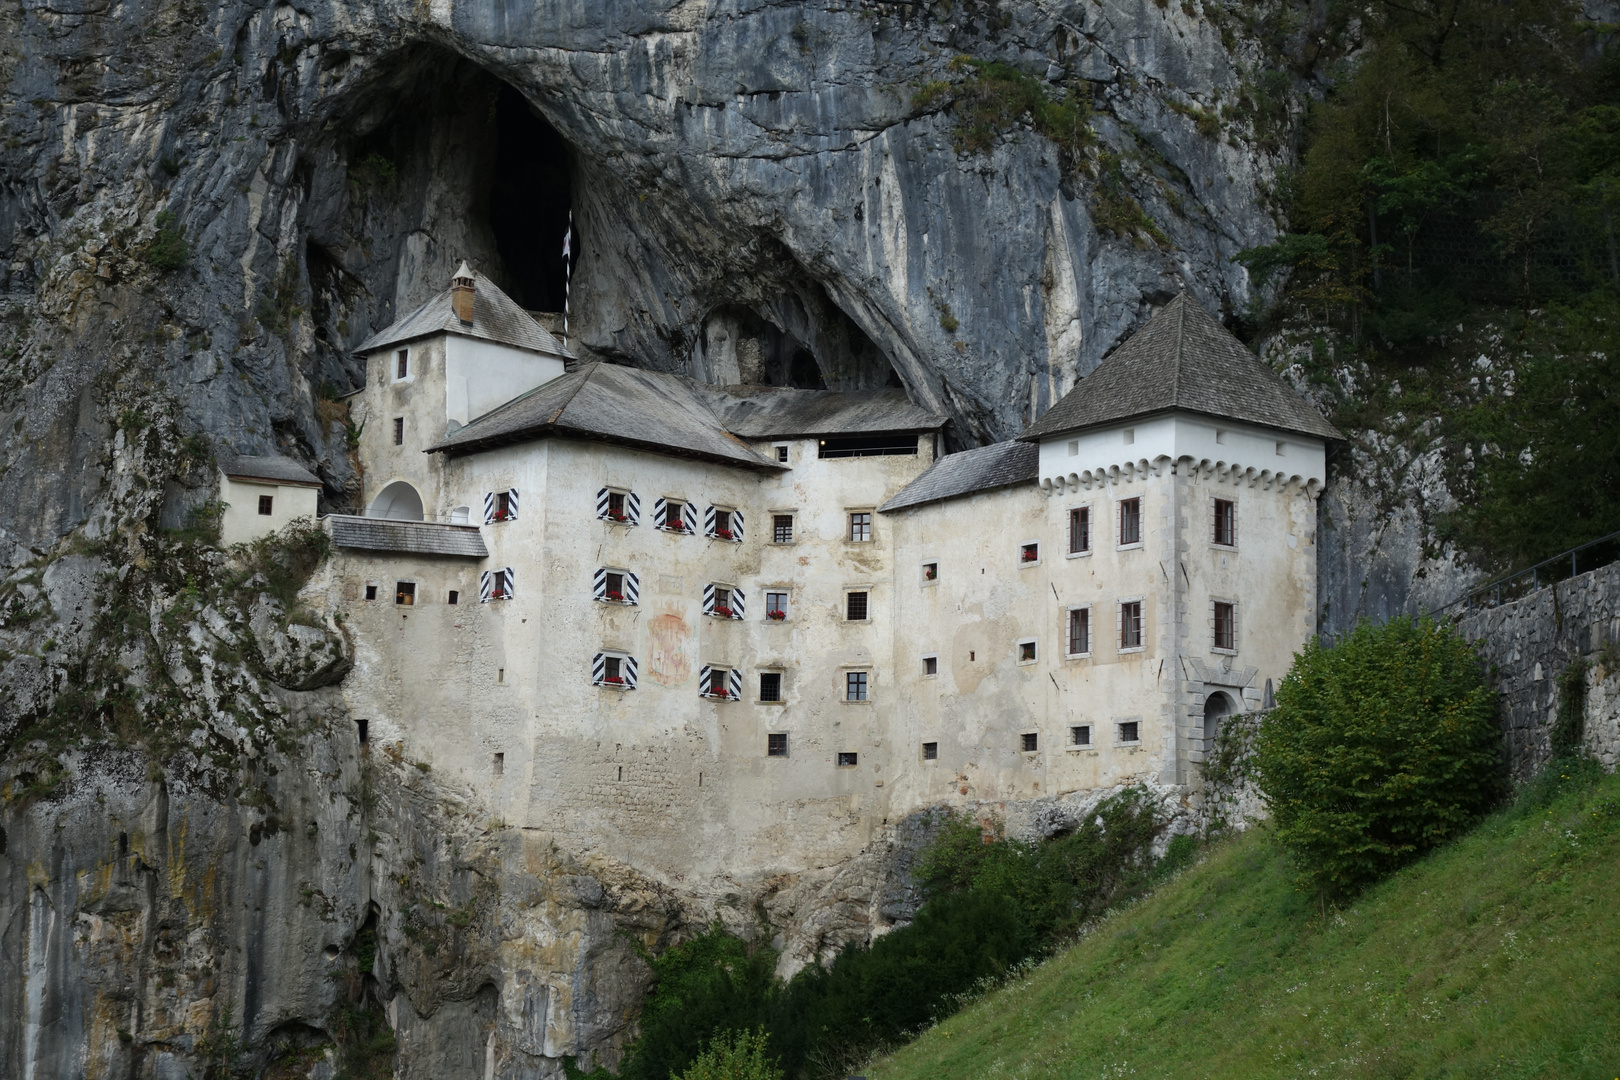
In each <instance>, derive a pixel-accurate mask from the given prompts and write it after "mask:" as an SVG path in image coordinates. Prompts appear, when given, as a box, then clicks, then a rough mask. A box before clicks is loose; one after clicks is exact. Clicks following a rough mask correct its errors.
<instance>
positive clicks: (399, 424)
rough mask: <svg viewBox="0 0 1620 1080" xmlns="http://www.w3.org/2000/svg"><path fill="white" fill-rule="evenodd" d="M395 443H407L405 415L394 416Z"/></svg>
mask: <svg viewBox="0 0 1620 1080" xmlns="http://www.w3.org/2000/svg"><path fill="white" fill-rule="evenodd" d="M394 445H395V446H404V445H405V418H404V417H403V416H396V417H394Z"/></svg>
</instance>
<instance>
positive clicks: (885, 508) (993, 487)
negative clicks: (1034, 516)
mask: <svg viewBox="0 0 1620 1080" xmlns="http://www.w3.org/2000/svg"><path fill="white" fill-rule="evenodd" d="M1035 480H1036V478H1035V477H1033V476H1026V477H1024V478H1023V479H1022V480H1008V481H1007V482H1006V483H1004V484H986V485H985V486H984V487H976V488H974V489H973V490H972V491H957V492H953V493H952V494H950V495H940V496H937V497H935V498H932V499H919V500H918V501H917V502H909V503H905V504H903V505H900V506H891V505H889V504H888V503H884V504H883V505H882V506H880V507H878V513H880V514H897V513H899V512H900V511H902V510H916V509H918V508H919V507H923V506H938V505H939V504H940V503H948V502H950V501H951V500H952V499H967V498H971V497H972V496H974V495H984V494H987V493H989V492H992V491H1006V490H1007V489H1008V488H1015V487H1017V486H1018V485H1020V484H1033V483H1034V482H1035Z"/></svg>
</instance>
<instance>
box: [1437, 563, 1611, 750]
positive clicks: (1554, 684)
mask: <svg viewBox="0 0 1620 1080" xmlns="http://www.w3.org/2000/svg"><path fill="white" fill-rule="evenodd" d="M1459 625H1460V628H1461V630H1462V633H1463V636H1464V637H1467V638H1468V639H1469V640H1471V641H1473V642H1474V643H1475V645H1476V646H1477V647H1478V648H1479V651H1480V654H1481V655H1482V656H1483V657H1484V658H1485V661H1486V662H1487V663H1488V664H1489V665H1490V674H1491V679H1492V681H1493V682H1495V684H1496V687H1497V689H1498V690H1499V691H1500V692H1501V694H1502V712H1501V716H1502V725H1503V728H1504V730H1505V732H1506V734H1507V745H1508V759H1509V762H1510V765H1511V767H1512V770H1513V774H1514V776H1515V777H1518V778H1521V779H1522V778H1524V777H1527V776H1529V775H1530V774H1532V773H1534V772H1535V770H1536V769H1537V768H1538V767H1539V766H1540V765H1541V764H1542V763H1544V762H1545V761H1546V760H1547V758H1548V757H1549V756H1550V754H1551V752H1552V745H1551V739H1550V733H1551V731H1552V729H1553V727H1554V726H1555V725H1556V723H1557V721H1558V715H1559V709H1560V707H1561V702H1560V693H1559V676H1560V675H1562V674H1563V672H1564V671H1565V669H1566V668H1567V667H1568V666H1569V665H1570V664H1571V663H1573V662H1575V661H1576V660H1584V661H1586V662H1587V663H1588V664H1589V665H1590V667H1589V668H1588V670H1587V673H1586V691H1585V711H1586V731H1585V740H1584V741H1585V745H1586V749H1587V751H1588V752H1589V753H1591V754H1593V755H1595V756H1596V757H1597V758H1598V759H1599V760H1601V761H1602V762H1603V764H1604V765H1605V766H1606V767H1607V768H1609V769H1613V768H1614V767H1615V764H1616V762H1617V760H1620V563H1614V564H1611V565H1609V566H1605V567H1601V568H1599V569H1597V570H1592V571H1590V572H1588V573H1585V574H1581V575H1580V576H1578V577H1575V578H1571V579H1570V580H1568V581H1561V582H1558V583H1557V584H1556V585H1549V586H1548V587H1547V588H1545V589H1541V590H1538V591H1536V592H1533V593H1531V594H1530V595H1529V596H1526V597H1524V598H1522V599H1520V600H1516V601H1514V602H1513V603H1510V604H1503V605H1502V606H1500V607H1494V608H1487V609H1485V610H1483V611H1475V612H1474V613H1473V614H1470V615H1465V616H1464V617H1463V618H1462V619H1461V620H1460V624H1459Z"/></svg>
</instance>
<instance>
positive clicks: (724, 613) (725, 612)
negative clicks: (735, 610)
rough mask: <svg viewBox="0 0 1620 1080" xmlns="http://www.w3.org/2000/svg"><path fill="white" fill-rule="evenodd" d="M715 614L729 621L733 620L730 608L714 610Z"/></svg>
mask: <svg viewBox="0 0 1620 1080" xmlns="http://www.w3.org/2000/svg"><path fill="white" fill-rule="evenodd" d="M714 613H715V614H716V615H720V616H723V617H725V618H727V619H729V618H731V609H730V608H728V607H717V608H715V609H714Z"/></svg>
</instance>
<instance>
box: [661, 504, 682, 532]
mask: <svg viewBox="0 0 1620 1080" xmlns="http://www.w3.org/2000/svg"><path fill="white" fill-rule="evenodd" d="M685 512H686V504H685V503H678V502H673V501H671V502H666V503H665V504H664V520H663V522H662V523H661V524H662V525H663V526H664V528H666V529H669V530H671V531H672V532H685V531H686V517H685Z"/></svg>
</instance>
